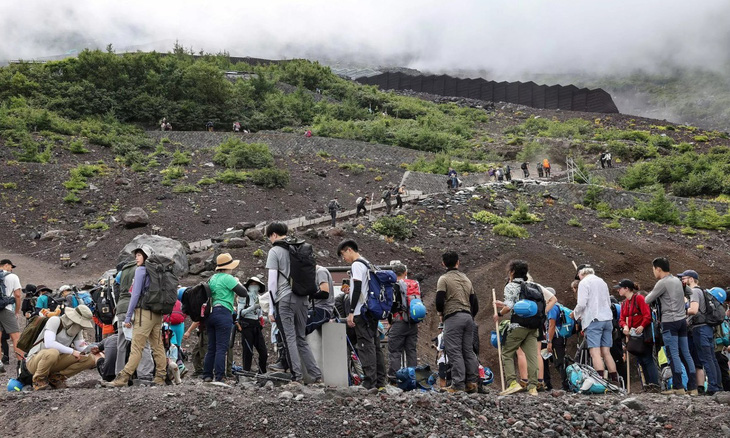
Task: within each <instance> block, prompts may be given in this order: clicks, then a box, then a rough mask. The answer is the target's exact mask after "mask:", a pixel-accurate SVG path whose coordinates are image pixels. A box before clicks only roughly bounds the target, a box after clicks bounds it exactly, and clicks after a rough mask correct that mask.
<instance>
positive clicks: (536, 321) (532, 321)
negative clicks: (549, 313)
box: [510, 281, 545, 329]
mask: <svg viewBox="0 0 730 438" xmlns="http://www.w3.org/2000/svg"><path fill="white" fill-rule="evenodd" d="M519 299H520V300H529V301H534V302H535V304H537V313H535V315H534V316H528V317H524V316H519V315H517V314H516V313H515V312H512V318H510V321H512V322H513V323H517V324H519V325H521V326H522V327H525V328H528V329H538V328H540V327H542V325H543V323H544V321H545V297H544V296H543V295H542V291H541V290H540V286H538V285H536V284H535V283H530V282H527V281H525V282H523V283H521V284H520V297H519Z"/></svg>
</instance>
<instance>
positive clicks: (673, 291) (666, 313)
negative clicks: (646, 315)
mask: <svg viewBox="0 0 730 438" xmlns="http://www.w3.org/2000/svg"><path fill="white" fill-rule="evenodd" d="M656 300H659V303H660V304H661V321H662V322H674V321H679V320H682V319H684V318H685V316H686V311H685V308H684V285H683V284H682V280H680V279H679V278H677V277H675V276H674V275H672V274H669V275H667V276H666V277H664V278H662V279H661V280H659V281H657V282H656V284H655V285H654V289H652V291H651V292H650V293H649V295H647V296H646V303H647V304H651V303H653V302H654V301H656Z"/></svg>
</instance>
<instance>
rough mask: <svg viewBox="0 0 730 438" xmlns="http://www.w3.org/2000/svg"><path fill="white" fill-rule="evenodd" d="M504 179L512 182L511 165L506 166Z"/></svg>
mask: <svg viewBox="0 0 730 438" xmlns="http://www.w3.org/2000/svg"><path fill="white" fill-rule="evenodd" d="M504 179H505V180H507V181H512V169H511V168H510V167H509V164H505V166H504Z"/></svg>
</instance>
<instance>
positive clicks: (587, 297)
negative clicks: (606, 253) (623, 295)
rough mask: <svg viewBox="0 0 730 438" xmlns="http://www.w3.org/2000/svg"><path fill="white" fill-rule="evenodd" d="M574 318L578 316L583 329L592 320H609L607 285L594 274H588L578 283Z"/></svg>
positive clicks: (609, 308)
mask: <svg viewBox="0 0 730 438" xmlns="http://www.w3.org/2000/svg"><path fill="white" fill-rule="evenodd" d="M574 312H575V316H576V319H578V318H580V320H581V325H582V326H583V328H584V329H585V328H586V327H588V326H589V325H590V324H591V322H593V321H611V320H612V319H613V313H612V312H611V294H610V293H609V292H608V285H607V284H606V282H605V281H603V279H602V278H600V277H598V276H596V275H593V274H591V275H588V276H586V277H583V279H582V280H581V281H580V283H578V304H577V305H576V306H575V310H574Z"/></svg>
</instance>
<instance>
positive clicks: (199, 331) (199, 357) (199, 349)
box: [183, 321, 208, 377]
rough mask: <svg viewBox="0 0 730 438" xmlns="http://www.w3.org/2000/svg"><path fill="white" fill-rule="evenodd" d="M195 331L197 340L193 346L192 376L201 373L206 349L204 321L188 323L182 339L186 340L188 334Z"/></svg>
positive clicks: (206, 338) (206, 339) (198, 375)
mask: <svg viewBox="0 0 730 438" xmlns="http://www.w3.org/2000/svg"><path fill="white" fill-rule="evenodd" d="M193 332H195V333H196V335H197V336H198V342H197V343H196V344H195V347H193V354H192V356H193V377H200V376H202V375H203V362H204V361H205V353H206V352H207V351H208V332H207V331H206V330H205V322H204V321H199V322H194V323H192V324H190V327H188V329H187V331H186V332H185V334H184V335H183V339H184V340H188V339H189V338H190V335H191V334H192V333H193Z"/></svg>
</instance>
